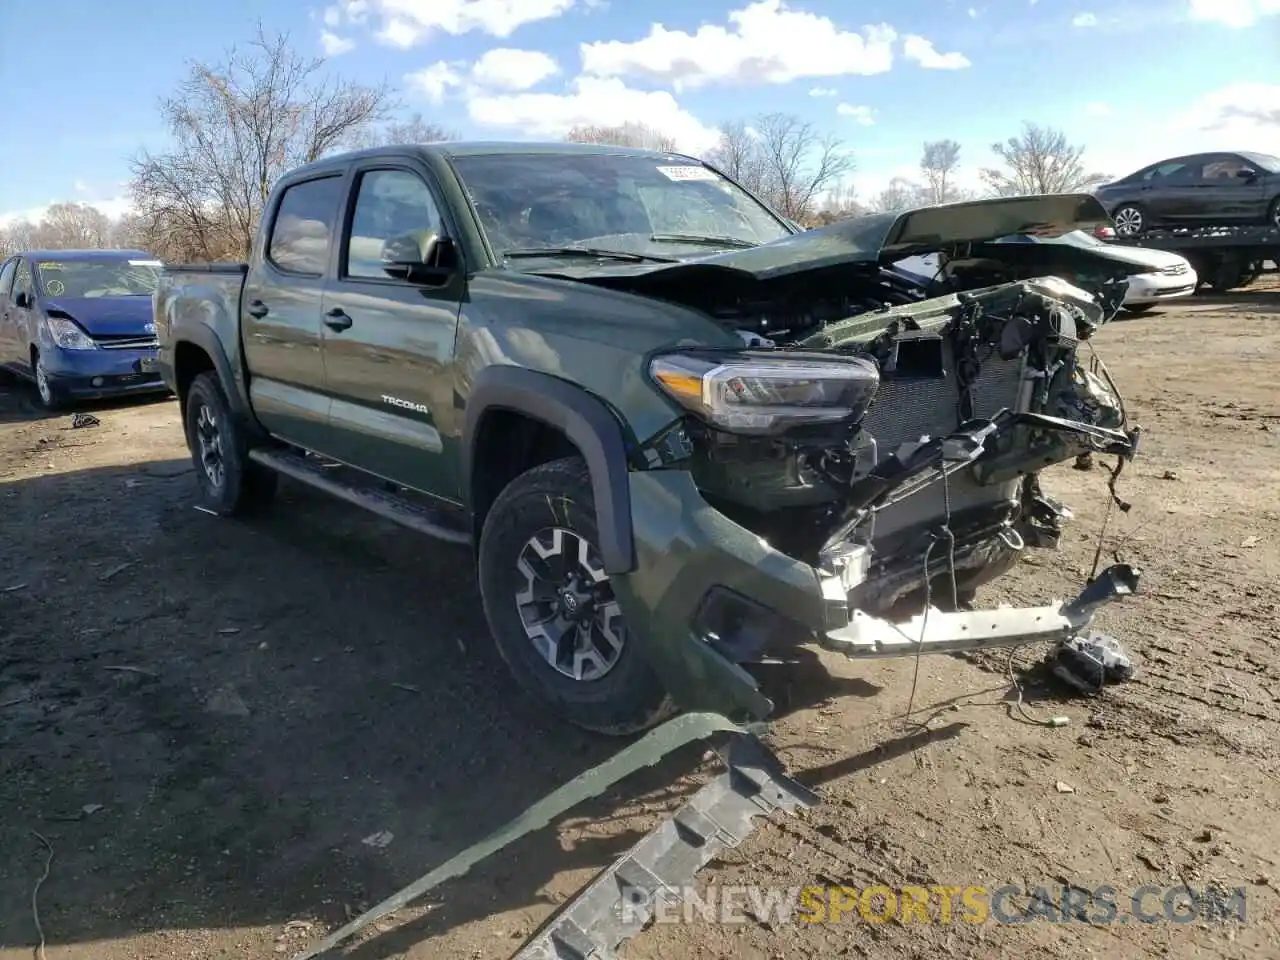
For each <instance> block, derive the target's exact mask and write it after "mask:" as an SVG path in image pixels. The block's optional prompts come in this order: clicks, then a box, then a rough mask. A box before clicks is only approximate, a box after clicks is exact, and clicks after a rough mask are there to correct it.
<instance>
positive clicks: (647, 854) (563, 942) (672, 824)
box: [512, 735, 818, 960]
mask: <svg viewBox="0 0 1280 960" xmlns="http://www.w3.org/2000/svg"><path fill="white" fill-rule="evenodd" d="M727 761H728V769H727V770H726V771H725V772H724V773H722V774H720V775H719V776H718V777H716V778H715V779H714V780H712V781H711V782H710V783H708V784H707V785H706V786H704V787H702V788H701V789H700V790H698V792H697V793H695V794H694V795H693V797H692V798H691V799H690V800H689V801H688V802H687V803H685V804H684V806H682V807H681V808H680V809H679V810H678V811H676V814H675V815H674V816H673V817H671V818H669V819H664V820H663V821H662V822H660V823H659V824H658V825H657V826H656V827H654V828H653V829H652V830H650V831H649V833H647V834H646V835H645V836H644V838H643V839H641V840H640V842H639V843H637V844H636V845H635V846H634V847H632V848H631V849H630V850H628V851H627V852H626V853H625V854H623V855H622V856H621V857H619V858H618V859H617V860H615V861H614V862H613V864H612V865H610V866H609V867H608V868H606V869H605V870H604V871H603V872H602V873H601V874H599V875H598V876H597V877H596V878H595V880H593V881H592V882H591V883H590V884H589V885H588V886H587V887H586V888H584V889H583V890H582V892H580V893H579V894H578V896H577V897H575V898H574V899H573V900H572V901H570V902H569V903H568V904H567V905H566V906H565V907H563V908H562V909H561V910H560V911H558V912H557V913H556V915H555V916H553V917H552V919H551V921H550V922H548V923H547V924H546V925H544V926H543V928H542V930H540V931H539V932H538V933H536V934H535V935H534V936H533V937H532V938H531V939H530V940H528V941H526V943H525V945H524V947H523V948H522V949H521V950H520V952H519V953H517V954H516V955H515V956H514V957H513V958H512V960H615V958H616V957H617V954H616V953H615V952H614V951H615V950H616V949H617V947H618V945H619V944H620V943H621V942H622V941H624V940H627V939H630V938H631V937H634V936H635V935H636V934H638V933H640V931H642V930H643V929H644V928H645V927H646V926H647V925H648V924H649V922H650V921H651V920H652V919H653V918H654V916H655V913H656V909H655V908H656V907H657V906H658V904H659V903H661V902H667V903H676V902H678V900H679V895H680V893H681V892H682V890H685V889H688V887H689V886H690V885H692V883H693V881H694V877H695V875H696V874H697V872H698V871H699V870H701V869H702V868H703V867H705V866H706V865H707V864H708V863H709V862H710V861H711V860H713V859H714V858H715V857H717V856H718V855H719V854H720V853H721V852H723V851H724V849H725V848H727V847H736V846H738V845H739V844H740V843H741V842H742V841H743V840H744V839H745V838H746V837H747V835H748V834H750V833H751V831H752V830H753V829H754V824H753V822H752V821H753V820H754V818H756V817H759V816H767V815H769V814H772V813H775V812H778V811H781V812H784V813H791V812H792V811H794V810H796V809H797V808H800V807H812V806H815V805H817V803H818V797H817V795H816V794H814V793H813V792H812V791H810V790H809V789H808V788H806V787H804V786H802V785H800V784H799V783H797V782H795V781H794V780H792V779H791V778H790V777H788V776H786V774H785V773H783V771H782V768H781V766H780V765H779V764H778V762H777V760H776V758H775V757H774V756H773V755H772V754H771V753H770V752H769V751H768V750H767V749H766V748H765V747H764V746H763V745H762V744H761V743H760V742H759V741H758V740H756V739H755V738H754V737H751V736H746V735H735V736H734V737H733V739H732V740H731V741H730V744H729V749H728V756H727Z"/></svg>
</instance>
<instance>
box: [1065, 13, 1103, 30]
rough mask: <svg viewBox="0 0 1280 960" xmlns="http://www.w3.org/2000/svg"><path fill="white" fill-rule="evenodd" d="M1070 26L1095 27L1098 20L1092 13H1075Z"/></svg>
mask: <svg viewBox="0 0 1280 960" xmlns="http://www.w3.org/2000/svg"><path fill="white" fill-rule="evenodd" d="M1071 25H1072V26H1073V27H1096V26H1097V25H1098V18H1097V17H1096V16H1094V15H1093V14H1092V13H1077V14H1076V15H1075V16H1074V17H1072V18H1071Z"/></svg>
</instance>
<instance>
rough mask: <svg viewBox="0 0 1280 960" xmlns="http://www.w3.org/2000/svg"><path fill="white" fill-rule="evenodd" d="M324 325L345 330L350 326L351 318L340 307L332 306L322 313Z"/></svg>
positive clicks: (331, 328)
mask: <svg viewBox="0 0 1280 960" xmlns="http://www.w3.org/2000/svg"><path fill="white" fill-rule="evenodd" d="M324 325H325V326H326V327H328V328H329V329H330V330H346V329H347V328H348V327H350V326H351V318H350V317H349V316H347V314H346V311H344V310H343V309H342V308H341V307H334V308H333V309H332V310H330V311H328V312H327V313H326V314H325V315H324Z"/></svg>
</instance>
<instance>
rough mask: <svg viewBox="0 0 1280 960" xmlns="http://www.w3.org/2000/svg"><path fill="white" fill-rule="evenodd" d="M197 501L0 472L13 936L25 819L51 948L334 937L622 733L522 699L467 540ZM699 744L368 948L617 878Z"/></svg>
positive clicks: (292, 508)
mask: <svg viewBox="0 0 1280 960" xmlns="http://www.w3.org/2000/svg"><path fill="white" fill-rule="evenodd" d="M193 492H194V489H193V479H192V476H191V465H190V461H189V460H186V459H173V460H165V461H153V462H148V463H140V464H137V465H135V466H132V467H128V468H103V469H96V470H85V471H81V472H76V473H64V474H57V475H50V476H42V477H37V478H33V479H27V480H21V481H17V482H11V483H0V512H2V513H3V515H4V517H5V523H4V535H5V539H6V549H5V550H4V551H0V591H3V592H0V824H3V826H2V827H0V929H3V930H5V931H6V934H5V939H6V940H7V942H8V943H10V944H14V943H27V944H30V943H33V942H35V929H34V925H33V923H32V917H31V911H30V896H31V886H32V884H33V882H34V880H35V878H36V877H37V876H38V875H39V872H40V869H41V866H42V863H43V853H44V851H43V848H42V847H41V846H40V844H39V842H38V841H37V840H36V839H35V838H34V837H33V836H32V835H31V834H30V833H29V832H28V831H31V830H35V831H39V832H40V833H41V834H42V835H44V836H45V837H47V838H48V840H49V841H50V843H51V844H52V845H53V848H54V850H55V852H56V858H55V860H54V866H53V873H52V875H51V877H50V879H49V881H48V882H47V883H46V884H45V885H44V887H43V888H42V892H41V912H42V917H43V919H44V925H45V931H46V935H47V936H48V939H49V943H50V944H54V945H57V944H70V943H76V942H86V941H91V940H104V939H110V938H117V937H126V936H131V935H136V934H138V933H140V932H146V931H149V930H191V929H194V928H205V929H212V928H219V927H250V926H257V925H280V924H284V923H286V922H287V921H289V920H294V919H299V918H314V919H318V920H321V921H322V922H324V923H327V924H335V925H336V924H339V923H341V922H343V921H344V920H345V919H346V918H347V917H346V915H347V914H348V913H349V912H350V911H351V910H354V909H358V908H359V907H360V905H362V904H364V903H372V902H375V901H377V900H379V899H381V898H383V897H384V896H386V895H388V894H390V893H392V892H394V891H395V890H397V889H398V888H400V887H401V886H402V885H404V884H405V883H407V882H409V881H410V880H412V879H414V878H416V877H417V876H419V875H420V874H422V873H425V872H426V871H427V870H428V869H429V868H431V867H433V866H435V865H436V864H438V863H440V862H441V861H443V860H445V859H446V858H447V857H448V856H450V855H452V854H453V853H455V852H457V851H458V850H460V849H462V848H463V847H465V846H467V845H469V844H470V843H472V842H473V841H475V840H477V839H479V838H480V837H481V836H483V835H484V834H486V833H488V832H489V831H491V830H492V829H494V828H495V827H497V826H499V825H501V824H502V823H504V822H506V821H507V820H509V819H510V818H511V817H513V816H514V815H516V814H518V813H519V812H521V811H522V810H524V809H525V808H526V807H527V806H529V805H530V804H531V803H532V802H533V801H535V800H537V799H538V798H540V797H541V796H543V795H545V794H546V793H548V792H550V791H551V790H552V789H554V788H555V787H557V786H559V785H560V784H562V783H563V782H565V781H566V780H568V779H569V778H571V777H572V776H574V775H576V774H577V773H579V772H581V771H582V770H584V769H586V768H588V767H590V766H592V765H594V764H596V763H598V762H600V761H601V760H602V759H604V758H605V757H606V756H608V755H609V754H611V753H613V752H614V751H616V750H617V749H618V748H619V747H620V746H621V744H620V742H619V741H616V740H610V739H606V738H599V737H593V736H589V735H586V734H583V733H580V732H578V731H576V730H574V729H572V728H569V727H566V726H564V725H563V724H560V723H558V722H556V721H554V720H552V719H550V718H549V717H546V716H544V715H543V714H541V713H540V712H539V711H538V710H537V709H536V708H535V707H534V706H532V705H531V704H530V703H529V702H528V701H526V700H525V699H524V698H523V697H522V696H520V695H519V694H518V693H517V692H516V689H515V688H514V685H513V684H512V682H511V681H510V680H509V679H508V678H507V675H506V673H505V672H504V671H503V670H502V668H501V667H500V665H499V663H498V661H497V657H496V655H494V654H493V653H492V652H491V641H490V640H489V637H488V631H487V629H486V627H485V623H484V620H483V617H482V614H481V612H480V606H479V600H478V596H477V593H476V589H475V586H474V582H473V580H472V578H471V575H470V564H469V560H470V558H469V556H468V554H467V553H466V552H465V551H462V550H460V549H458V548H452V547H448V546H442V545H439V544H436V543H434V542H432V541H429V540H426V539H424V538H422V537H420V536H419V535H416V534H413V533H411V532H406V531H402V530H400V529H399V528H396V527H393V526H391V525H389V524H386V523H384V522H382V521H380V520H377V519H376V518H372V517H370V516H368V515H367V514H365V513H363V512H361V511H359V510H357V509H355V508H351V507H348V506H346V505H345V504H341V503H338V502H335V501H333V500H331V499H329V498H327V497H324V496H323V495H321V494H318V493H314V492H312V491H310V490H307V489H304V488H300V487H298V486H296V485H291V484H287V483H286V484H282V489H281V494H280V498H279V501H278V503H277V507H276V509H274V510H273V511H271V512H270V513H269V514H267V515H265V516H263V517H261V518H257V519H254V520H252V521H228V520H221V519H217V518H214V517H212V516H209V515H207V514H205V513H202V512H199V511H198V510H196V509H194V508H193V506H192V504H193ZM765 680H766V685H767V686H772V687H774V688H779V685H780V689H782V690H783V691H784V692H785V696H783V697H782V698H780V699H781V702H780V704H779V705H780V707H782V708H783V710H786V709H795V708H799V707H801V706H804V705H807V704H808V703H811V702H813V701H814V700H815V699H819V698H824V697H828V696H832V695H839V694H841V693H848V692H855V693H859V694H861V695H870V694H872V693H874V692H875V691H876V688H875V687H872V686H870V685H867V684H865V683H862V682H860V681H843V682H838V681H832V680H830V678H827V677H826V674H825V672H823V671H821V670H820V669H818V668H817V667H816V666H815V664H814V663H804V662H802V663H800V664H793V665H790V666H788V667H785V668H776V669H772V674H771V676H768V677H766V678H765ZM700 756H701V750H700V749H699V748H696V747H695V748H687V749H685V750H684V751H682V752H680V753H678V754H675V755H673V756H672V757H670V758H668V760H667V761H666V762H664V763H663V764H661V765H659V766H658V767H656V768H654V769H652V770H649V771H646V772H645V773H644V774H640V775H637V776H636V777H634V778H631V779H630V780H628V781H627V782H625V783H624V784H622V785H621V786H620V787H617V788H614V790H613V791H611V792H610V793H609V794H608V795H607V796H605V797H602V798H600V799H599V800H597V801H594V802H592V803H591V804H589V805H588V806H587V807H585V808H583V809H580V810H578V811H575V812H574V816H575V817H577V816H582V815H583V814H584V813H585V814H587V815H589V816H592V817H594V818H598V819H599V820H601V821H607V829H605V828H604V827H602V826H601V824H599V823H597V824H594V825H593V829H592V830H590V831H587V834H588V835H587V836H586V837H585V838H582V839H580V841H579V842H577V843H575V844H574V845H573V847H572V849H571V850H569V851H566V850H565V849H563V848H562V843H561V839H560V837H559V836H558V834H557V832H556V830H555V829H548V830H544V831H541V832H539V833H538V834H536V835H534V836H531V837H527V838H525V839H524V840H523V841H521V842H520V843H519V844H517V845H516V846H515V847H513V848H511V849H510V850H509V851H507V852H506V853H504V854H502V855H499V856H498V857H496V858H494V859H493V860H491V861H490V862H489V863H487V864H486V865H484V866H483V867H482V868H480V869H479V870H477V871H476V872H475V873H474V874H473V875H471V876H470V877H467V878H463V879H461V880H459V881H455V882H453V883H451V884H449V885H447V886H446V887H445V888H442V889H441V890H440V891H439V893H440V896H441V898H442V899H443V900H445V901H447V906H444V907H442V908H440V909H439V910H436V911H432V912H431V913H430V914H428V916H427V917H426V918H425V919H424V920H423V921H422V923H421V924H420V925H415V926H413V927H411V928H410V929H409V930H407V931H406V932H403V933H397V934H395V939H394V940H390V941H388V940H387V938H386V937H382V938H379V941H378V942H377V945H374V944H369V945H367V946H365V947H361V948H359V949H362V950H366V951H374V952H366V953H365V954H361V955H362V956H368V957H374V956H378V957H382V956H390V955H392V954H391V953H387V952H386V949H387V944H388V943H390V945H391V946H393V947H394V946H395V945H396V944H399V946H398V947H397V948H396V949H401V950H402V949H406V945H407V943H408V942H409V941H412V940H413V939H414V938H415V937H418V938H421V937H423V936H429V935H432V934H436V933H439V932H441V931H442V930H444V929H448V928H450V927H452V926H454V925H457V924H462V923H465V922H467V921H468V920H472V919H477V918H480V917H484V916H488V915H491V914H493V913H497V912H501V911H504V910H509V909H515V908H522V907H527V906H530V905H535V904H538V903H540V902H549V901H548V900H547V896H548V894H547V892H546V888H547V884H548V882H549V881H550V880H552V879H553V878H554V877H555V875H556V874H557V873H558V872H560V871H564V870H571V869H577V868H592V869H598V868H601V867H603V866H605V865H606V864H607V863H608V862H610V861H611V860H612V859H613V858H614V857H616V856H617V854H618V853H620V852H621V851H622V850H623V849H625V848H626V847H627V846H629V845H630V844H631V843H633V842H634V841H635V840H636V839H638V836H639V831H641V830H643V829H647V828H648V826H650V825H651V823H652V820H653V817H652V814H656V813H658V812H660V811H662V810H668V811H669V810H670V809H671V808H672V806H673V805H674V804H675V802H676V801H677V800H678V794H679V793H680V792H681V791H682V790H686V789H689V788H690V787H691V783H690V782H689V781H688V780H685V781H684V782H683V784H680V781H681V777H682V775H684V774H686V773H688V772H690V771H693V770H694V769H695V768H696V767H697V766H698V764H699V758H700ZM672 784H677V786H676V787H673V786H672ZM641 795H647V800H646V802H645V803H644V804H641V805H640V806H639V807H636V806H635V805H630V806H629V812H627V813H625V814H618V813H617V811H618V809H619V806H620V804H623V803H624V802H625V801H626V800H627V798H634V797H637V796H641ZM378 835H382V836H383V837H384V838H385V836H386V835H390V839H389V841H388V842H387V843H386V844H385V845H381V843H380V842H379V841H375V840H374V838H375V837H378ZM517 945H518V941H515V940H513V942H512V943H511V949H512V950H514V949H515V947H516V946H517ZM393 952H394V951H393Z"/></svg>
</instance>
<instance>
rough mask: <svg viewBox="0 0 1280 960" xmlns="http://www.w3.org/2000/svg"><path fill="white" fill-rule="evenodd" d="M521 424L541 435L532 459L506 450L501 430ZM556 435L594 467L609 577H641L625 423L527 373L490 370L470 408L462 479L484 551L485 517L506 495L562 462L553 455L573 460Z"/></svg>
mask: <svg viewBox="0 0 1280 960" xmlns="http://www.w3.org/2000/svg"><path fill="white" fill-rule="evenodd" d="M515 422H519V423H523V424H529V425H532V427H531V428H529V427H526V429H532V430H534V431H535V432H539V433H538V436H537V437H536V439H534V440H533V441H532V443H533V444H534V447H533V448H532V449H533V450H534V453H533V456H532V457H530V456H527V455H526V456H523V457H522V456H519V452H518V451H512V450H510V449H504V448H503V447H502V446H501V441H502V440H503V439H504V438H508V439H509V437H510V434H509V432H508V431H507V430H504V429H501V427H502V426H504V425H507V426H509V425H511V424H512V423H515ZM545 431H551V433H546V432H545ZM555 434H558V435H559V436H560V437H562V438H563V441H564V442H565V443H566V444H568V445H571V448H572V452H576V453H577V454H580V455H581V456H582V458H583V459H584V460H585V461H586V464H587V471H588V474H589V476H590V478H591V490H592V495H593V497H594V499H595V512H596V524H597V526H598V528H599V535H600V543H599V544H598V546H599V548H600V556H601V559H602V560H603V562H604V566H605V571H606V572H607V573H609V574H620V573H629V572H631V571H632V570H633V569H635V542H634V534H633V531H632V527H631V492H630V481H629V477H628V473H629V466H630V465H629V458H628V455H627V442H626V437H625V434H624V431H623V427H622V424H621V422H620V421H619V419H618V417H617V416H616V415H615V414H614V412H613V411H612V410H611V409H610V408H609V407H608V406H607V405H606V404H605V402H604V401H603V400H601V399H600V398H599V397H597V396H595V395H593V394H591V393H589V392H587V391H586V390H584V389H582V388H581V387H578V386H575V385H574V384H571V383H569V382H567V381H565V380H561V379H559V378H558V377H554V376H551V375H550V374H545V373H539V372H537V371H534V370H528V369H525V368H523V367H515V366H507V365H495V366H491V367H486V368H484V369H483V370H481V371H480V372H479V374H477V375H476V377H475V380H474V381H473V384H472V389H471V392H470V395H469V397H468V400H467V406H466V414H465V421H464V426H463V443H462V471H461V473H462V478H461V479H462V490H463V492H464V496H466V498H467V503H468V507H469V508H470V511H471V516H472V523H473V526H474V530H475V541H476V542H477V543H479V533H480V530H481V528H482V527H483V524H484V519H485V516H486V515H487V513H488V510H489V508H490V507H491V506H492V503H493V500H494V498H495V497H496V494H497V492H500V487H504V486H505V485H506V483H508V482H510V480H511V479H514V475H518V473H520V472H523V471H524V470H527V469H529V468H530V467H533V466H536V465H537V464H538V463H540V462H545V461H546V460H549V459H555V458H556V457H555V456H553V454H558V455H565V453H566V452H568V448H566V447H563V446H562V447H557V443H558V442H559V441H557V440H555V439H554V435H555ZM495 466H496V467H497V472H496V473H495V472H494V468H495ZM504 466H505V469H503V467H504ZM512 474H514V475H512ZM495 481H497V482H495ZM495 487H496V488H498V489H497V490H496V491H495Z"/></svg>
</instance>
